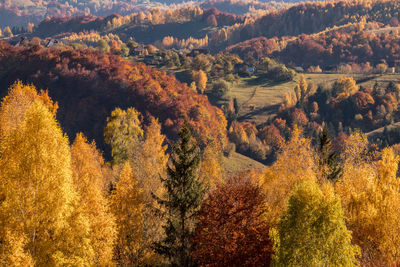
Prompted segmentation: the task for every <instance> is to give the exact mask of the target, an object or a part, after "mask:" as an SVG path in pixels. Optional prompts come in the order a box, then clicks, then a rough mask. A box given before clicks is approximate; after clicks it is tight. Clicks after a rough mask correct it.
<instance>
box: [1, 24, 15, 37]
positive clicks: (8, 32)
mask: <svg viewBox="0 0 400 267" xmlns="http://www.w3.org/2000/svg"><path fill="white" fill-rule="evenodd" d="M3 35H4V36H5V37H13V36H14V34H13V33H12V31H11V29H10V27H9V26H7V27H5V28H4V29H3Z"/></svg>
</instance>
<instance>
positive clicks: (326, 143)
mask: <svg viewBox="0 0 400 267" xmlns="http://www.w3.org/2000/svg"><path fill="white" fill-rule="evenodd" d="M319 169H320V170H321V172H322V176H323V177H326V178H327V179H329V180H331V181H336V180H337V179H338V177H339V176H340V174H341V173H342V171H343V168H342V167H341V166H340V164H339V161H338V154H337V153H336V152H335V151H332V140H331V139H330V137H329V135H328V130H327V129H326V128H324V130H323V131H322V133H321V135H320V136H319Z"/></svg>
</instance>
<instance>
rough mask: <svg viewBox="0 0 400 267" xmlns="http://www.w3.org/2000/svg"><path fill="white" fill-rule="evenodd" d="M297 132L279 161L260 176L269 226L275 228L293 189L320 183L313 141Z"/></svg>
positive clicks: (283, 148) (285, 145)
mask: <svg viewBox="0 0 400 267" xmlns="http://www.w3.org/2000/svg"><path fill="white" fill-rule="evenodd" d="M301 134H302V133H301V130H299V129H298V128H297V127H295V128H294V130H293V133H292V138H291V139H290V141H289V142H287V143H285V144H284V145H283V147H282V151H281V153H280V154H279V155H278V159H277V161H276V162H275V163H274V164H273V165H272V166H271V167H268V168H267V169H266V171H265V172H264V174H263V175H262V176H261V180H260V182H261V185H262V187H263V188H264V190H265V194H266V201H267V203H268V212H267V213H268V215H267V220H269V223H270V225H275V224H276V223H277V221H278V219H279V217H280V215H281V214H282V212H283V211H284V210H285V209H286V202H287V199H288V197H289V194H290V192H291V191H292V189H293V187H294V186H295V185H297V184H299V183H301V182H303V181H317V176H316V160H315V154H314V152H313V151H312V149H311V145H310V140H309V139H306V138H304V137H302V136H301Z"/></svg>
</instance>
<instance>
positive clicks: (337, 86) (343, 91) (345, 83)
mask: <svg viewBox="0 0 400 267" xmlns="http://www.w3.org/2000/svg"><path fill="white" fill-rule="evenodd" d="M333 91H334V93H335V95H336V100H337V101H338V102H339V101H341V100H343V99H347V98H348V97H350V96H352V95H354V94H355V93H357V91H358V86H357V85H356V81H355V80H354V79H353V78H352V77H343V78H340V79H339V80H337V81H336V82H335V83H334V84H333Z"/></svg>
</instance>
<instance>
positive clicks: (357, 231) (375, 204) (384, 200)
mask: <svg viewBox="0 0 400 267" xmlns="http://www.w3.org/2000/svg"><path fill="white" fill-rule="evenodd" d="M360 136H361V138H362V137H363V136H362V135H360V134H358V133H357V134H353V135H352V136H350V138H349V139H350V140H349V141H347V147H349V146H350V144H349V142H352V143H353V146H352V149H349V148H346V150H345V155H346V156H347V157H346V161H345V165H344V170H343V177H342V178H341V179H340V180H339V181H338V183H337V184H336V191H337V192H338V194H339V195H340V196H341V199H342V204H343V207H344V210H345V215H346V218H347V224H348V226H349V228H350V230H352V231H353V240H354V242H355V243H356V244H357V245H359V246H360V247H361V252H362V253H361V254H362V257H361V260H362V262H363V263H364V264H367V265H370V266H378V265H380V266H384V265H385V266H390V265H395V264H397V263H398V262H399V260H398V255H399V253H400V249H399V247H400V234H399V233H400V194H399V186H400V180H399V179H398V178H397V177H396V172H397V167H398V162H399V158H398V157H395V155H394V153H393V151H392V149H390V148H386V149H384V150H383V151H382V158H381V160H379V161H378V162H375V163H374V162H371V160H370V159H369V158H368V157H365V156H364V155H363V154H365V149H364V147H365V144H366V141H363V140H360ZM364 138H365V137H364ZM360 141H361V142H360ZM359 143H361V145H360V144H359Z"/></svg>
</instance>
